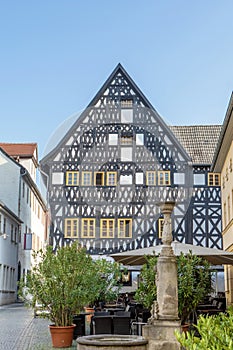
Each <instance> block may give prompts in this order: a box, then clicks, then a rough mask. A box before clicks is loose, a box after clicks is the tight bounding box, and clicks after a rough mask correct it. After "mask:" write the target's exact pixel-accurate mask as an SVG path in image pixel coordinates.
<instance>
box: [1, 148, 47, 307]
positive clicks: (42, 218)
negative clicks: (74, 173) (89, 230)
mask: <svg viewBox="0 0 233 350" xmlns="http://www.w3.org/2000/svg"><path fill="white" fill-rule="evenodd" d="M19 161H20V160H19ZM25 162H26V163H27V164H25ZM25 162H24V165H26V166H27V168H28V169H29V170H30V173H31V174H32V176H33V177H32V176H31V175H30V173H29V171H28V170H27V169H26V168H24V167H23V166H22V165H21V164H20V163H21V162H20V163H19V162H18V160H17V161H15V160H14V159H12V158H11V157H10V156H8V155H7V153H6V152H5V151H3V150H2V149H1V148H0V203H2V208H3V207H6V208H8V212H9V213H11V214H12V215H13V216H12V217H11V218H10V217H9V213H8V216H6V214H5V215H3V213H1V212H0V214H1V224H0V232H1V233H0V305H1V304H7V303H11V302H14V301H15V300H16V298H17V280H18V279H19V278H21V277H22V276H23V275H26V274H27V273H28V272H29V271H30V270H31V266H32V264H33V257H32V253H33V250H39V249H41V248H42V249H43V248H44V246H45V244H46V242H47V233H48V230H47V227H48V222H47V220H48V213H47V209H46V205H45V203H44V201H43V199H42V197H41V195H40V192H39V190H38V188H37V186H36V184H35V182H34V179H35V178H36V173H35V170H36V168H35V161H34V159H31V160H29V159H27V160H25ZM0 208H1V207H0ZM12 220H13V221H14V220H15V222H12ZM17 220H18V228H17V234H16V231H15V229H16V226H17V225H16V224H17ZM12 225H13V229H12ZM5 230H6V231H7V232H3V231H5ZM12 230H13V231H12Z"/></svg>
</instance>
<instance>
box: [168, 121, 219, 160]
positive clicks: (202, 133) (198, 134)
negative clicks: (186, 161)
mask: <svg viewBox="0 0 233 350" xmlns="http://www.w3.org/2000/svg"><path fill="white" fill-rule="evenodd" d="M221 128H222V126H221V125H190V126H170V129H171V130H172V132H173V133H174V135H175V136H176V137H177V139H178V140H179V142H180V143H181V144H182V146H183V147H184V149H185V150H186V151H187V153H188V154H189V156H190V158H191V160H192V162H193V164H206V165H210V164H212V161H213V156H214V152H215V149H216V145H217V142H218V139H219V135H220V132H221Z"/></svg>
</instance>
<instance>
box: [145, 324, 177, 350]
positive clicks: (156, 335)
mask: <svg viewBox="0 0 233 350" xmlns="http://www.w3.org/2000/svg"><path fill="white" fill-rule="evenodd" d="M175 330H178V331H180V321H178V320H177V321H170V320H159V319H158V320H156V319H155V320H153V323H152V324H147V325H145V326H143V328H142V334H143V337H144V338H145V339H147V340H148V345H147V350H180V349H181V345H180V343H179V342H178V341H177V340H176V337H175V334H174V331H175Z"/></svg>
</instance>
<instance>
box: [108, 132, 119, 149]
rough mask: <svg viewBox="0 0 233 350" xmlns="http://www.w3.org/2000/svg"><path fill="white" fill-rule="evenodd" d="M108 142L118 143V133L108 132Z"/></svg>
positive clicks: (110, 143)
mask: <svg viewBox="0 0 233 350" xmlns="http://www.w3.org/2000/svg"><path fill="white" fill-rule="evenodd" d="M108 138H109V139H108V143H109V145H110V146H117V144H118V134H109V136H108Z"/></svg>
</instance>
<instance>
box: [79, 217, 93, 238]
mask: <svg viewBox="0 0 233 350" xmlns="http://www.w3.org/2000/svg"><path fill="white" fill-rule="evenodd" d="M85 222H87V233H85V227H84V226H85ZM91 222H93V231H92V234H90V229H91V225H90V224H91ZM81 238H95V219H94V218H82V229H81Z"/></svg>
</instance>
